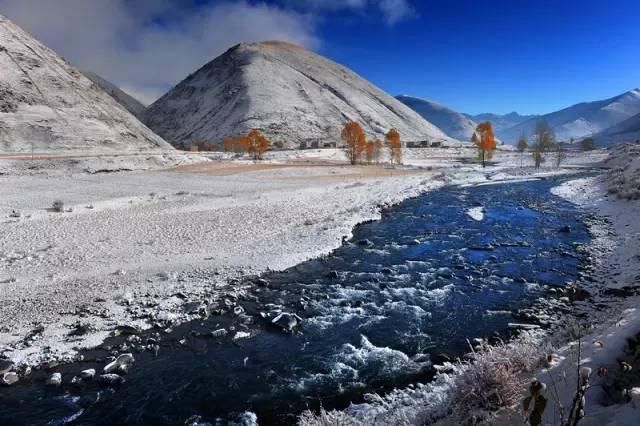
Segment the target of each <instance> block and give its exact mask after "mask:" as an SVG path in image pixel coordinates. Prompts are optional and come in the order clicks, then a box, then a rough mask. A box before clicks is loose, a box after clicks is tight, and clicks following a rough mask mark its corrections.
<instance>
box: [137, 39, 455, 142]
mask: <svg viewBox="0 0 640 426" xmlns="http://www.w3.org/2000/svg"><path fill="white" fill-rule="evenodd" d="M146 117H147V119H146V123H147V124H148V125H149V127H151V128H152V129H153V130H154V131H155V132H156V133H158V134H159V135H160V136H162V137H164V138H166V140H170V141H172V143H174V144H189V143H191V142H195V141H199V140H205V139H206V140H212V141H222V140H223V139H224V138H226V137H231V136H235V135H239V134H241V133H246V132H248V131H249V130H250V129H260V130H261V131H262V132H263V133H264V135H265V136H266V137H267V138H268V139H269V140H270V141H271V143H272V145H273V146H275V147H282V148H298V147H309V148H313V147H319V146H320V144H321V143H322V142H329V143H331V142H333V143H335V142H336V141H339V140H340V132H341V131H342V128H343V127H344V124H345V122H346V121H347V120H348V119H351V120H358V121H359V122H360V124H361V125H362V126H363V128H364V131H365V132H366V133H367V135H368V136H370V137H374V136H376V137H379V138H380V137H383V135H384V134H385V133H386V132H387V131H388V130H389V129H391V128H396V129H397V130H398V131H399V132H400V135H401V136H402V140H403V141H416V142H417V141H425V140H429V141H441V142H442V141H450V140H451V139H450V138H449V137H448V136H447V135H445V134H444V133H443V132H442V131H441V130H440V129H438V128H437V127H436V126H434V125H433V124H431V123H429V122H428V121H426V120H425V119H424V118H422V117H421V116H420V115H419V114H418V113H416V112H415V111H413V110H412V109H411V108H409V107H407V106H406V105H404V104H403V103H402V102H400V101H398V100H397V99H395V98H394V97H393V96H391V95H389V94H387V93H385V92H384V91H382V90H381V89H380V88H378V87H376V86H374V85H373V84H371V83H369V82H368V81H366V80H364V79H363V78H362V77H360V76H359V75H357V74H356V73H354V72H353V71H351V70H350V69H348V68H346V67H344V66H342V65H339V64H337V63H335V62H332V61H330V60H329V59H327V58H325V57H323V56H320V55H318V54H316V53H313V52H311V51H309V50H306V49H304V48H302V47H298V46H295V45H292V44H290V43H284V42H277V41H268V42H262V43H251V44H239V45H237V46H235V47H232V48H231V49H229V50H227V51H226V52H225V53H224V54H222V55H221V56H219V57H218V58H216V59H214V60H213V61H211V62H210V63H208V64H207V65H205V66H203V67H202V68H200V69H199V70H198V71H196V72H194V73H193V74H191V75H190V76H189V77H187V78H186V79H185V80H183V81H182V82H181V83H179V84H178V85H177V86H176V87H174V88H173V89H172V90H171V91H169V93H167V94H165V95H164V96H163V97H161V98H160V99H158V100H157V101H156V102H155V103H153V105H151V106H150V107H149V108H148V110H147V115H146ZM320 141H322V142H320Z"/></svg>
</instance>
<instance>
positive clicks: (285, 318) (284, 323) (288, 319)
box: [271, 312, 302, 332]
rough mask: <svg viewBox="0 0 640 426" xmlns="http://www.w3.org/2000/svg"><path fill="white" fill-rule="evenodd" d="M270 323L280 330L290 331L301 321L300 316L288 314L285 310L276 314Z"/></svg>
mask: <svg viewBox="0 0 640 426" xmlns="http://www.w3.org/2000/svg"><path fill="white" fill-rule="evenodd" d="M271 323H272V324H273V325H275V326H277V327H280V328H281V329H282V330H284V331H287V332H291V331H293V330H294V329H295V328H297V327H298V326H299V325H300V324H301V323H302V318H300V317H299V316H298V315H296V314H289V313H286V312H283V313H281V314H280V315H278V316H276V317H275V318H274V319H273V320H272V321H271Z"/></svg>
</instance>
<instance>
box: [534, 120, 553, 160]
mask: <svg viewBox="0 0 640 426" xmlns="http://www.w3.org/2000/svg"><path fill="white" fill-rule="evenodd" d="M533 136H534V140H535V142H534V144H533V161H534V162H535V164H536V168H539V167H540V164H541V163H542V162H543V161H544V154H545V153H546V152H547V151H549V150H550V149H551V148H552V147H553V145H554V144H555V140H556V137H555V134H554V133H553V129H551V127H550V126H549V124H548V123H547V122H546V121H538V122H537V123H536V129H535V131H534V133H533Z"/></svg>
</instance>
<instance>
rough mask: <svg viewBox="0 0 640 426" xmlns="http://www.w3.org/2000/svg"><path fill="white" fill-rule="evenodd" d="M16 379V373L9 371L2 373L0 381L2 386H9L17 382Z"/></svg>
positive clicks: (17, 378)
mask: <svg viewBox="0 0 640 426" xmlns="http://www.w3.org/2000/svg"><path fill="white" fill-rule="evenodd" d="M18 380H20V379H19V377H18V374H17V373H14V372H13V371H11V372H9V373H4V374H3V375H2V377H1V378H0V383H1V384H3V385H4V386H11V385H13V384H15V383H17V382H18Z"/></svg>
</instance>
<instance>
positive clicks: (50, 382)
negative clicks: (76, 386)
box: [47, 373, 62, 387]
mask: <svg viewBox="0 0 640 426" xmlns="http://www.w3.org/2000/svg"><path fill="white" fill-rule="evenodd" d="M61 384H62V374H60V373H53V374H52V375H51V376H49V378H48V379H47V386H54V387H58V386H60V385H61Z"/></svg>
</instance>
